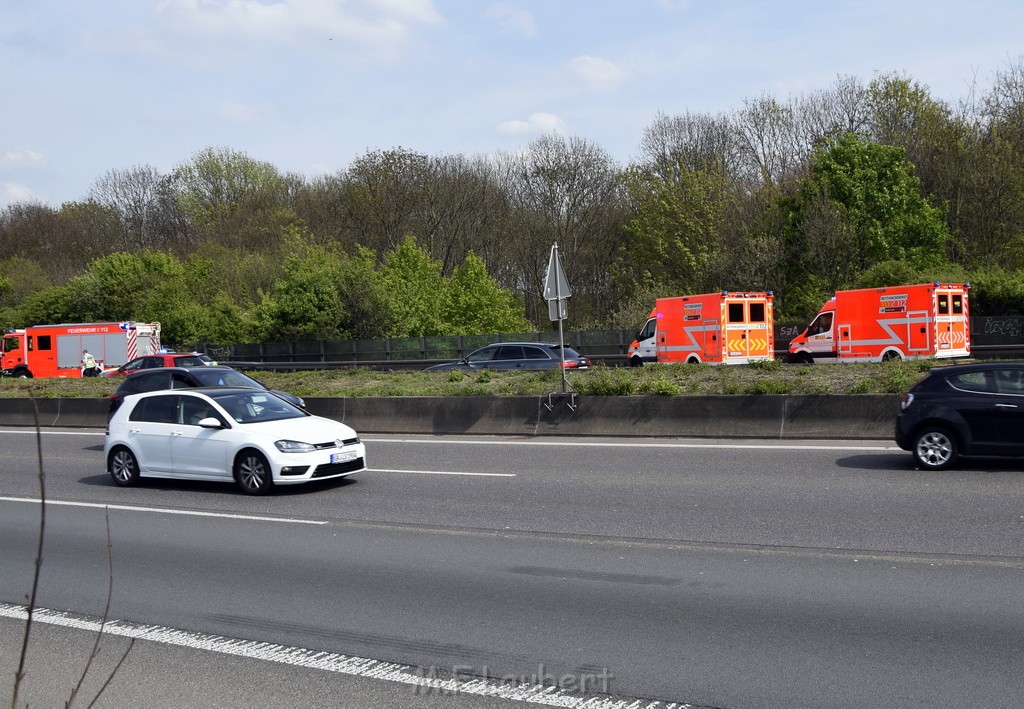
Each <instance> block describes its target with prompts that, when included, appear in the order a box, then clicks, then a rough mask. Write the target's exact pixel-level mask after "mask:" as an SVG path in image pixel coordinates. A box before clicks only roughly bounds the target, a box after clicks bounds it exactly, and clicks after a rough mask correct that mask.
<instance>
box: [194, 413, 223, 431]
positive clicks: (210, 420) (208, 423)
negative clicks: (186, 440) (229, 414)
mask: <svg viewBox="0 0 1024 709" xmlns="http://www.w3.org/2000/svg"><path fill="white" fill-rule="evenodd" d="M199 425H200V426H202V427H203V428H224V424H222V423H221V422H220V419H219V418H217V417H216V416H207V417H206V418H204V419H201V420H200V421H199Z"/></svg>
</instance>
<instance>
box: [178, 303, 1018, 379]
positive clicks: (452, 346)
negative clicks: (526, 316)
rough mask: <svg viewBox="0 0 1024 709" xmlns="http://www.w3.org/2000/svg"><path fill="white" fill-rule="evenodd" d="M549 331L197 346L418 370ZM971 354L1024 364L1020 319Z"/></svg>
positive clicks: (984, 333) (611, 333)
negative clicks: (1019, 361) (1023, 362)
mask: <svg viewBox="0 0 1024 709" xmlns="http://www.w3.org/2000/svg"><path fill="white" fill-rule="evenodd" d="M803 328H804V325H802V324H799V323H776V324H775V346H776V349H775V357H776V359H785V357H786V356H787V354H788V349H787V348H788V345H789V341H790V340H791V339H792V338H793V337H795V336H796V335H797V334H799V333H800V332H801V331H802V330H803ZM633 337H634V333H633V332H632V331H631V330H596V331H584V330H580V331H569V332H566V333H565V334H564V341H565V343H566V344H567V345H569V346H570V347H572V348H573V349H575V350H577V351H578V352H580V353H582V354H584V355H586V356H587V357H589V358H590V359H591V360H592V361H594V362H598V363H602V364H605V365H609V366H616V365H623V364H626V351H627V350H628V349H629V345H630V343H631V342H632V341H633ZM557 339H558V337H557V334H555V333H553V332H532V333H516V334H504V335H500V334H499V335H461V336H453V337H408V338H389V339H383V340H344V341H317V342H278V343H274V342H269V343H260V344H235V345H206V346H202V345H199V346H197V348H196V349H200V350H204V351H206V352H208V353H209V354H211V355H212V356H213V357H214V359H216V360H217V361H219V362H222V363H223V364H228V365H233V366H237V367H240V368H250V369H252V368H260V369H272V370H278V371H301V370H311V369H347V368H351V367H369V368H371V369H385V370H386V369H393V370H397V369H416V368H419V369H422V368H424V367H427V366H429V365H432V364H438V363H439V362H450V361H452V360H457V359H460V358H462V357H464V356H465V355H467V354H469V353H470V352H472V351H473V350H475V349H478V348H480V347H483V346H485V345H489V344H491V343H492V342H522V341H528V342H554V341H557ZM971 343H972V344H971V352H972V354H973V356H974V357H975V358H976V359H993V358H997V357H1009V358H1014V359H1018V358H1019V359H1024V316H996V317H978V318H972V319H971Z"/></svg>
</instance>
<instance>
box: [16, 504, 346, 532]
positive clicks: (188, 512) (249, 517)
mask: <svg viewBox="0 0 1024 709" xmlns="http://www.w3.org/2000/svg"><path fill="white" fill-rule="evenodd" d="M0 502H34V503H35V504H37V505H38V504H39V500H38V499H34V498H31V497H0ZM46 504H47V506H49V505H60V506H64V507H95V508H98V509H110V510H124V511H127V512H156V513H158V514H165V515H185V516H188V517H217V518H219V519H247V520H256V521H257V522H285V523H288V524H316V525H323V524H327V522H325V521H322V520H315V519H294V518H291V517H257V516H256V515H238V514H228V513H226V512H198V511H194V510H169V509H164V508H160V507H137V506H135V505H108V504H104V503H102V502H71V501H67V500H47V501H46Z"/></svg>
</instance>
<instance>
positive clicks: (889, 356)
mask: <svg viewBox="0 0 1024 709" xmlns="http://www.w3.org/2000/svg"><path fill="white" fill-rule="evenodd" d="M894 359H903V357H902V356H901V355H900V353H899V352H897V351H896V350H889V351H888V352H886V353H885V354H884V355H882V361H883V362H891V361H893V360H894Z"/></svg>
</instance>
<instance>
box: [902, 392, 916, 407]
mask: <svg viewBox="0 0 1024 709" xmlns="http://www.w3.org/2000/svg"><path fill="white" fill-rule="evenodd" d="M912 403H914V395H913V394H911V393H910V392H909V391H908V392H907V393H906V394H904V395H903V399H902V400H901V401H900V411H906V410H907V407H908V406H910V405H911V404H912Z"/></svg>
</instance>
